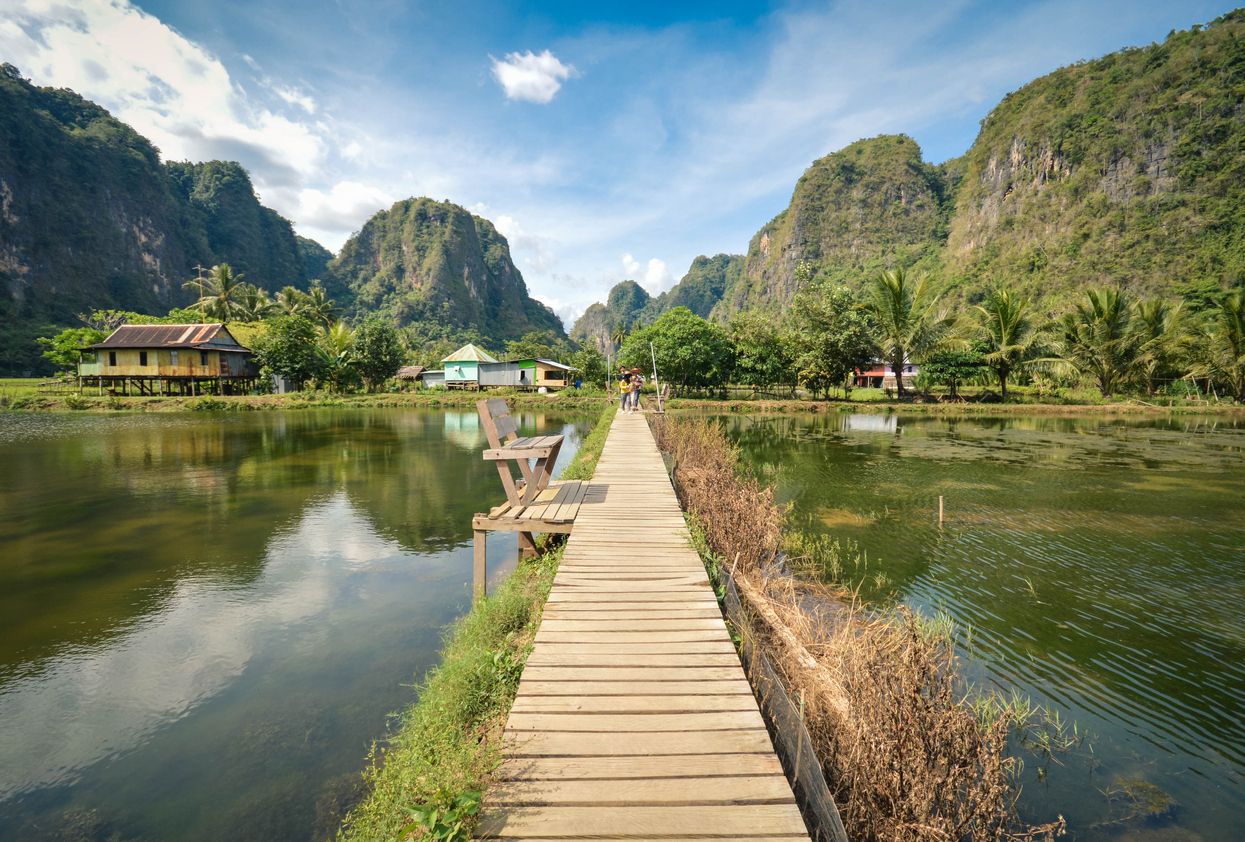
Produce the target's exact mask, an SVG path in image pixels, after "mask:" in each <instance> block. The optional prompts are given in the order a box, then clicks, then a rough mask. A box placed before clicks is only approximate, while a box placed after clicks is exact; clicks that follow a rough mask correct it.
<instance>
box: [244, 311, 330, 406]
mask: <svg viewBox="0 0 1245 842" xmlns="http://www.w3.org/2000/svg"><path fill="white" fill-rule="evenodd" d="M318 338H319V337H318V336H317V335H316V327H315V325H313V324H312V323H311V321H310V320H309V319H305V318H303V317H302V316H277V317H275V318H273V319H272V321H271V322H270V325H269V327H268V330H267V331H266V332H265V333H264V334H263V336H262V337H261V338H260V340H259V341H258V342H256V347H255V349H254V350H255V356H256V358H257V359H258V361H259V365H260V369H261V370H262V371H263V373H264V374H265V376H273V375H275V376H277V377H284V378H285V379H286V380H288V381H290V383H291V384H293V386H294V388H295V389H299V390H301V389H302V388H303V385H304V384H305V383H306V382H307V381H308V380H311V379H313V378H316V377H320V376H321V375H322V374H323V372H324V356H323V355H322V354H321V352H320V348H319V346H318V345H317V342H316V340H317V339H318Z"/></svg>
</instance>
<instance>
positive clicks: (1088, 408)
mask: <svg viewBox="0 0 1245 842" xmlns="http://www.w3.org/2000/svg"><path fill="white" fill-rule="evenodd" d="M666 408H667V409H668V410H670V411H671V412H731V413H767V412H775V413H801V412H807V413H825V412H829V413H835V412H860V413H877V414H886V413H892V412H894V413H903V414H905V415H929V416H948V417H962V416H997V415H1066V416H1074V417H1077V416H1105V417H1112V416H1165V415H1229V416H1242V417H1245V405H1242V404H1234V403H1229V402H1226V401H1225V402H1220V403H1176V404H1171V405H1159V404H1152V403H1147V402H1144V401H1142V400H1140V399H1129V400H1120V401H1114V402H1100V403H1082V404H1076V403H952V402H945V403H944V402H939V401H903V402H900V401H894V400H891V401H860V402H858V401H854V400H853V401H841V400H831V401H813V400H770V399H757V400H729V399H728V400H715V399H710V398H675V399H674V400H671V401H668V402H667V403H666Z"/></svg>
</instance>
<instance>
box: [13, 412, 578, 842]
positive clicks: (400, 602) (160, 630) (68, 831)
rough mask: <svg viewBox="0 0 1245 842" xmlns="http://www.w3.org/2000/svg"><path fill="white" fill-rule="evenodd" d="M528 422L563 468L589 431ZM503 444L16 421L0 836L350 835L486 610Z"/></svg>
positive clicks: (447, 416) (402, 419) (303, 425)
mask: <svg viewBox="0 0 1245 842" xmlns="http://www.w3.org/2000/svg"><path fill="white" fill-rule="evenodd" d="M518 417H519V418H520V421H521V426H522V429H523V431H524V432H523V434H524V435H530V434H535V433H564V434H566V436H567V442H566V444H565V445H564V447H563V450H562V454H561V456H560V460H559V461H560V465H564V464H565V463H566V461H567V460H568V459H569V458H570V457H571V456H573V454H574V452H575V450H576V448H577V446H578V442H579V441H580V439H581V437H582V435H583V434H584V433H585V432H586V431H587V430H588V429H589V428H590V426H591V423H592V420H593V419H591V418H582V417H558V416H553V415H548V416H546V415H533V414H526V415H519V416H518ZM483 447H484V436H483V433H482V432H481V431H480V430H479V427H478V422H477V418H476V415H475V413H474V412H467V413H464V412H435V411H419V410H306V411H298V412H289V413H236V414H225V415H200V414H197V413H195V414H190V413H187V414H177V415H173V414H170V415H129V416H90V415H85V414H83V415H76V414H75V415H38V414H35V415H23V414H15V413H10V414H0V734H3V739H2V740H0V839H3V840H9V839H13V840H18V839H20V840H32V839H66V838H68V839H75V840H96V839H98V840H114V842H121V841H122V840H132V839H161V840H200V839H202V840H209V839H211V840H219V839H230V840H244V839H255V840H306V839H324V838H328V837H331V836H332V834H333V832H334V831H335V829H336V827H337V825H338V823H339V822H340V819H341V816H342V813H343V810H344V809H346V808H347V807H348V806H349V804H351V803H352V802H353V800H354V799H357V798H358V797H359V795H360V794H361V787H360V783H361V779H360V771H361V770H362V769H363V768H364V765H365V762H366V755H367V752H368V748H369V746H370V744H371V743H372V741H373V740H374V739H377V738H379V737H382V736H383V735H384V734H385V732H386V728H387V725H388V718H387V715H388V714H389V713H390V712H393V711H397V710H399V709H401V708H402V707H404V706H405V705H406V704H408V703H409V702H410V701H412V699H413V698H414V693H413V691H412V688H411V685H412V684H414V683H415V682H416V681H418V679H419V677H420V676H421V675H422V674H423V672H424V671H425V670H427V669H428V668H429V667H430V666H432V665H434V664H435V663H436V661H437V656H438V652H439V649H440V644H441V635H442V631H443V629H444V627H445V626H446V625H447V624H448V623H450V622H452V621H453V620H454V619H455V618H456V617H458V616H460V615H461V614H463V613H464V612H465V611H466V610H467V609H468V608H469V606H470V592H469V587H470V580H471V548H470V542H471V515H472V513H474V512H476V511H479V510H481V509H482V508H484V507H485V506H488V505H492V504H495V503H496V502H499V501H500V499H501V497H502V489H501V484H500V483H499V481H498V478H497V472H496V470H495V469H494V467H493V466H492V464H490V463H486V462H484V461H483V460H482V459H481V455H480V454H481V450H482V449H483ZM515 554H516V546H515V539H514V537H513V535H511V534H508V533H496V534H494V535H492V536H491V537H490V539H489V558H490V568H491V569H490V574H493V575H494V576H496V575H504V573H505V572H506V570H507V567H512V566H513V561H514V557H515ZM503 562H504V563H503Z"/></svg>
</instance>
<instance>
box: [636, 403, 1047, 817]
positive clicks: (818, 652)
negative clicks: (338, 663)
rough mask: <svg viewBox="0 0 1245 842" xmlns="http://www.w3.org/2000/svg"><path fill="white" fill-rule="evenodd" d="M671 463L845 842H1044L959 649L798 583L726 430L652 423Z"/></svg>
mask: <svg viewBox="0 0 1245 842" xmlns="http://www.w3.org/2000/svg"><path fill="white" fill-rule="evenodd" d="M653 426H654V432H655V434H656V436H657V440H658V444H659V446H660V447H661V449H662V450H663V451H664V452H666V453H668V454H669V455H670V456H671V457H672V458H673V459H674V478H675V487H676V489H677V491H678V493H679V497H680V500H681V501H682V503H683V507H684V508H685V509H686V510H687V511H688V512H690V513H692V514H693V515H694V516H695V518H696V521H697V522H698V524H699V526H700V527H701V529H702V530H703V535H704V539H705V542H706V543H707V545H708V547H709V549H710V550H711V552H712V553H713V555H714V556H715V557H716V558H717V559H719V560H722V563H723V564H724V565H725V566H727V567H728V568H729V569H730V572H731V573H732V576H733V578H734V579H735V582H736V585H737V586H738V589H739V591H740V593H741V596H743V597H744V598H745V602H746V603H747V605H748V607H749V611H750V613H751V615H752V617H753V619H754V623H753V629H752V630H751V633H752V635H753V637H754V638H755V639H756V641H757V642H758V643H759V644H760V645H761V646H762V647H763V648H764V649H765V651H766V653H767V654H768V655H769V657H770V659H771V660H772V662H773V663H774V664H775V666H776V667H777V668H778V670H779V671H780V673H781V674H782V677H783V680H784V682H785V684H786V685H787V689H788V692H789V693H790V694H791V695H792V697H799V698H802V699H803V704H804V711H805V720H806V724H807V726H808V729H809V732H810V735H811V736H812V738H813V743H814V745H815V746H816V748H817V753H818V757H819V759H820V761H821V764H822V767H823V769H824V771H825V775H826V780H827V782H828V783H829V786H830V790H831V793H832V794H833V796H834V799H835V802H836V804H837V805H838V807H839V811H840V814H841V816H842V818H843V823H844V826H845V828H846V830H847V833H848V836H849V838H852V839H856V840H887V842H891V840H896V841H897V842H916V840H948V841H949V842H950V841H951V840H965V839H972V840H1038V839H1052V838H1054V837H1056V836H1059V835H1062V833H1063V830H1064V822H1063V819H1062V818H1060V819H1059V820H1057V821H1055V822H1051V823H1050V824H1046V825H1042V826H1036V827H1026V826H1022V825H1021V823H1020V822H1019V821H1018V819H1017V816H1016V810H1015V799H1016V795H1017V791H1016V789H1015V786H1014V780H1015V772H1016V768H1017V764H1018V763H1019V761H1018V760H1017V759H1016V758H1013V757H1010V756H1008V754H1007V753H1006V745H1007V735H1008V730H1009V727H1010V725H1011V724H1012V723H1011V714H1010V712H1006V711H997V712H995V713H993V714H990V715H987V716H984V717H983V716H982V715H981V712H980V708H978V709H976V710H975V709H974V708H973V707H972V706H970V705H969V704H967V703H966V701H965V695H966V688H965V686H964V683H963V681H962V679H961V678H960V673H959V669H958V665H957V662H956V657H955V651H954V646H953V644H952V642H951V639H950V637H949V636H948V635H946V634H945V633H941V632H939V631H938V630H937V629H934V628H931V627H930V626H929V624H927V623H924V622H922V620H921V619H920V618H919V617H918V616H916V615H914V614H913V613H912V612H910V611H907V610H903V609H897V610H894V611H891V612H887V613H881V614H879V613H870V612H866V611H865V610H864V609H862V608H861V607H860V605H859V604H858V603H856V602H855V600H853V599H852V596H851V594H850V592H848V591H845V590H838V589H831V588H828V587H826V586H822V585H817V584H813V583H809V582H805V581H800V580H797V579H795V578H793V577H791V576H789V575H786V574H785V572H784V571H783V570H782V569H781V567H780V566H779V565H776V564H775V562H776V561H777V560H778V558H779V550H780V548H781V546H782V537H783V536H782V528H783V521H784V516H783V512H782V511H781V510H780V509H779V507H778V506H777V505H776V504H775V502H774V495H773V490H772V489H770V488H767V487H763V486H761V485H760V484H759V483H758V482H757V481H756V480H755V479H754V478H752V477H749V476H744V475H741V474H740V473H739V471H738V470H737V466H738V462H737V454H736V451H735V449H734V448H733V447H732V446H731V445H730V443H729V442H728V441H727V439H726V437H725V434H724V433H723V432H722V430H721V428H720V427H718V426H717V425H715V424H713V423H712V422H706V421H703V420H693V419H688V418H657V419H654V423H653Z"/></svg>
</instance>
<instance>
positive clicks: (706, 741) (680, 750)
mask: <svg viewBox="0 0 1245 842" xmlns="http://www.w3.org/2000/svg"><path fill="white" fill-rule="evenodd" d="M503 744H504V746H505V750H506V753H507V754H508V755H511V756H514V757H550V756H554V755H557V756H567V757H576V756H584V755H593V756H595V755H613V756H619V757H627V756H635V755H641V754H642V755H652V754H748V753H754V754H769V753H772V752H773V751H774V747H773V746H772V745H771V744H770V741H769V732H768V731H766V730H765V729H764V728H753V729H747V730H740V731H685V732H679V731H628V732H625V733H609V734H595V733H586V732H579V731H574V732H563V731H523V732H513V731H507V732H506V733H505V734H504V735H503Z"/></svg>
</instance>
